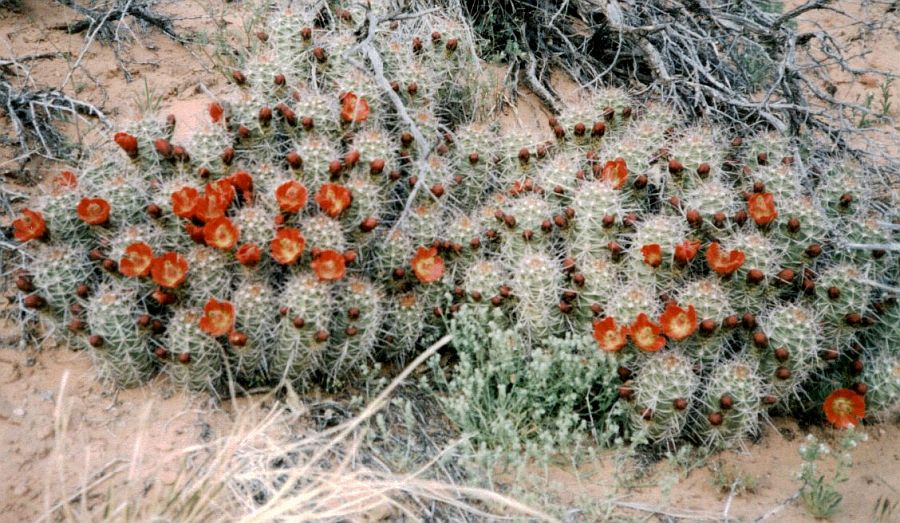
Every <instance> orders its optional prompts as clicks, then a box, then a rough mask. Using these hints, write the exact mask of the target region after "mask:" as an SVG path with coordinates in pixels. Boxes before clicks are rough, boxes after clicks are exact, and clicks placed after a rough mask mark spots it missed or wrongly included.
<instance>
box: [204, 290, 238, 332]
mask: <svg viewBox="0 0 900 523" xmlns="http://www.w3.org/2000/svg"><path fill="white" fill-rule="evenodd" d="M232 329H234V305H232V304H231V303H229V302H227V301H219V300H217V299H215V298H210V299H209V301H208V302H206V305H204V306H203V316H201V317H200V330H202V331H203V332H205V333H207V334H209V335H210V336H224V335H226V334H228V333H229V332H231V330H232Z"/></svg>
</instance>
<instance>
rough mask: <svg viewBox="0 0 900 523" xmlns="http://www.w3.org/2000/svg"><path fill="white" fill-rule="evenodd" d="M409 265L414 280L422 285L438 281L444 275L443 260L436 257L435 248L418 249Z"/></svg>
mask: <svg viewBox="0 0 900 523" xmlns="http://www.w3.org/2000/svg"><path fill="white" fill-rule="evenodd" d="M410 265H412V268H413V273H415V275H416V279H418V280H419V281H420V282H422V283H431V282H435V281H438V280H440V279H441V277H442V276H443V275H444V260H442V259H441V257H440V256H438V255H437V249H436V248H435V247H419V248H418V249H417V250H416V254H415V256H413V257H412V260H410Z"/></svg>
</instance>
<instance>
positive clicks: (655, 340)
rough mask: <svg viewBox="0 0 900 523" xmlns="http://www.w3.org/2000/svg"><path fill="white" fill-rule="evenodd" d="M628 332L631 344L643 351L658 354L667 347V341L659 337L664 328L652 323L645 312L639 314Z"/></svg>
mask: <svg viewBox="0 0 900 523" xmlns="http://www.w3.org/2000/svg"><path fill="white" fill-rule="evenodd" d="M628 330H629V334H630V335H631V342H632V343H634V345H635V346H636V347H637V348H639V349H641V350H643V351H647V352H656V351H658V350H660V349H662V348H663V347H665V346H666V339H665V338H664V337H662V336H660V335H659V334H660V333H661V332H662V328H661V327H660V326H659V325H657V324H655V323H653V322H652V321H650V318H648V317H647V315H646V314H644V313H643V312H642V313H640V314H638V317H637V319H636V320H635V321H634V323H632V324H631V327H629V329H628Z"/></svg>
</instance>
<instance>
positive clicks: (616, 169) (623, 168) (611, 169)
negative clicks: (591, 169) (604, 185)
mask: <svg viewBox="0 0 900 523" xmlns="http://www.w3.org/2000/svg"><path fill="white" fill-rule="evenodd" d="M600 179H601V180H603V181H606V182H609V183H611V184H612V186H613V188H614V189H621V188H622V187H624V186H625V182H626V181H627V180H628V166H627V165H625V160H624V159H623V158H621V157H618V158H616V159H615V160H609V161H608V162H606V165H604V166H603V171H602V172H601V173H600Z"/></svg>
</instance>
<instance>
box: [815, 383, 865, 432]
mask: <svg viewBox="0 0 900 523" xmlns="http://www.w3.org/2000/svg"><path fill="white" fill-rule="evenodd" d="M822 408H823V409H824V410H825V419H827V420H828V422H829V423H831V424H832V425H834V426H835V427H837V428H839V429H846V428H850V427H853V426H855V425H859V422H860V421H861V420H862V419H863V418H865V417H866V400H865V398H863V397H862V396H860V395H859V394H857V393H856V392H854V391H852V390H850V389H837V390H835V391H834V392H832V393H831V394H829V395H828V397H827V398H825V403H824V404H823V405H822Z"/></svg>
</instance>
